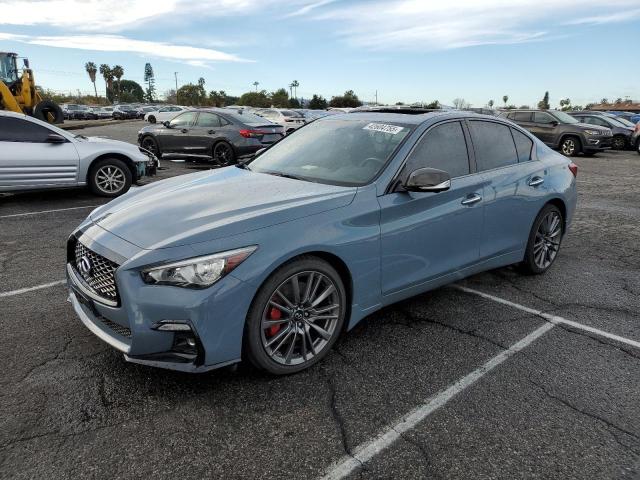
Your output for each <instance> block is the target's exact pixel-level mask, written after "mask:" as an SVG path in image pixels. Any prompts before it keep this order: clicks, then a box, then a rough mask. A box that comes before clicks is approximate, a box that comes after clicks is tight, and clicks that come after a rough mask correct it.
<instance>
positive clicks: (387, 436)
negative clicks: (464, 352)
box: [322, 323, 555, 480]
mask: <svg viewBox="0 0 640 480" xmlns="http://www.w3.org/2000/svg"><path fill="white" fill-rule="evenodd" d="M554 326H555V325H554V324H552V323H545V324H544V325H542V326H541V327H540V328H538V329H536V330H534V331H533V332H531V333H530V334H529V335H527V336H526V337H524V338H523V339H522V340H520V341H519V342H517V343H515V344H513V345H512V346H511V347H509V348H508V349H507V350H504V351H503V352H501V353H499V354H498V355H496V356H495V357H493V358H492V359H491V360H489V361H488V362H487V363H485V364H484V365H482V366H481V367H479V368H477V369H476V370H474V371H473V372H471V373H469V374H468V375H466V376H464V377H462V378H461V379H460V380H458V381H457V382H456V383H454V384H453V385H451V386H450V387H448V388H447V389H446V390H443V391H442V392H440V393H438V394H437V395H435V396H434V397H431V398H430V399H428V400H427V402H426V403H424V404H423V405H420V406H419V407H417V408H415V409H413V410H412V411H411V412H409V413H408V414H407V415H406V416H405V417H404V418H402V419H401V420H400V421H398V422H396V423H394V424H393V425H389V426H388V427H387V428H386V429H385V430H384V431H382V432H381V433H380V434H379V435H378V436H377V437H376V438H374V439H373V440H370V441H368V442H366V443H363V444H361V445H359V446H357V447H356V448H355V449H354V451H353V454H352V455H351V456H348V455H347V456H345V457H343V458H342V459H341V460H340V461H338V463H336V464H335V465H334V466H332V467H331V468H330V469H329V470H328V471H327V473H326V474H325V475H324V477H322V479H323V480H337V479H340V478H344V477H346V476H347V475H349V474H350V473H351V472H353V471H354V470H355V469H356V468H358V467H360V466H361V465H362V464H363V463H366V462H368V461H369V460H371V459H372V458H373V457H375V456H376V455H378V454H379V453H381V452H382V451H383V450H385V449H386V448H388V447H389V446H391V444H393V443H394V442H395V441H396V440H398V439H399V438H400V437H401V436H402V434H404V433H405V432H407V431H409V430H411V429H413V428H415V427H416V425H418V424H419V423H420V422H422V421H423V420H424V419H425V418H427V417H428V416H429V415H431V414H432V413H433V412H435V411H436V410H437V409H438V408H440V407H442V406H444V405H445V404H446V403H447V402H448V401H449V400H451V399H452V398H453V397H455V396H456V395H457V394H458V393H460V392H462V391H463V390H465V389H467V388H469V387H470V386H471V385H473V384H474V383H476V382H477V381H478V380H480V379H481V378H482V377H484V376H485V375H486V374H487V373H489V372H490V371H491V370H493V369H494V368H496V367H497V366H498V365H500V364H501V363H502V362H504V361H505V360H507V359H509V358H510V357H512V356H513V355H515V354H516V353H518V352H519V351H520V350H522V349H523V348H525V347H527V345H530V344H531V343H533V342H534V341H535V340H536V339H538V338H539V337H541V336H542V335H544V334H545V333H547V332H548V331H549V330H551V329H552V328H553V327H554Z"/></svg>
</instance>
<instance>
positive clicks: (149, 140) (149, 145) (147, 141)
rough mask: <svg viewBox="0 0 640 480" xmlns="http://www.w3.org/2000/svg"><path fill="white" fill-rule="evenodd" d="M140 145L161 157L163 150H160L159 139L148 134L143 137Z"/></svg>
mask: <svg viewBox="0 0 640 480" xmlns="http://www.w3.org/2000/svg"><path fill="white" fill-rule="evenodd" d="M140 146H141V147H142V148H146V149H147V150H149V151H150V152H151V153H153V154H154V155H155V156H156V158H160V157H161V156H162V152H161V151H160V146H159V145H158V141H157V140H156V139H155V138H153V137H152V136H151V135H146V136H144V137H142V141H141V142H140Z"/></svg>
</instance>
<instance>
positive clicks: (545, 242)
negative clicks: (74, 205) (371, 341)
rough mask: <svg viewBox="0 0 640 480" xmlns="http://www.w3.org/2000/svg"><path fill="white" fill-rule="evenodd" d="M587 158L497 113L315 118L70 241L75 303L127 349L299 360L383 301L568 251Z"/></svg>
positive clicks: (166, 356) (151, 356)
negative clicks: (577, 159) (554, 146)
mask: <svg viewBox="0 0 640 480" xmlns="http://www.w3.org/2000/svg"><path fill="white" fill-rule="evenodd" d="M576 174H577V167H576V166H575V165H574V164H573V163H572V162H571V161H570V160H568V159H567V158H565V157H563V156H562V155H560V154H558V153H556V152H554V151H552V150H551V149H550V148H548V147H547V146H545V144H544V143H542V142H541V141H539V140H537V139H536V138H535V137H533V136H532V135H531V134H529V133H528V132H527V131H525V130H523V129H522V128H520V127H518V126H517V125H515V124H513V123H510V122H509V121H507V120H505V119H501V118H495V117H487V116H482V115H477V114H472V113H464V112H449V113H447V112H438V113H426V114H419V115H409V114H402V113H391V112H361V113H350V114H340V115H334V116H328V117H325V118H321V119H319V120H317V121H315V122H313V123H310V124H308V125H306V126H304V127H302V128H300V129H299V130H297V131H296V132H294V133H293V134H291V135H290V136H287V137H285V138H284V139H283V140H281V141H280V142H278V143H276V144H274V145H273V146H271V147H270V148H268V149H267V150H265V151H262V152H260V153H259V154H258V155H257V156H256V157H255V158H254V159H253V161H251V162H249V163H248V164H244V165H235V166H229V167H225V168H221V169H217V170H213V171H206V172H199V173H194V174H190V175H185V176H181V177H176V178H171V179H167V180H164V181H161V182H157V183H154V184H151V185H148V186H145V187H142V188H139V189H136V190H135V191H132V192H129V193H128V194H127V195H124V196H122V197H120V198H118V199H116V200H114V201H112V202H111V203H109V204H107V205H104V206H101V207H99V208H98V209H96V210H94V211H93V212H92V213H91V214H90V215H89V217H88V218H87V219H86V220H85V221H84V222H83V223H82V224H81V225H80V226H79V227H78V228H77V229H76V230H75V231H74V232H73V234H72V235H71V237H70V238H69V241H68V263H67V276H68V284H69V287H70V296H69V299H70V301H71V303H72V305H73V307H74V309H75V311H76V313H77V315H78V316H79V318H80V319H81V321H82V322H83V323H84V324H85V325H86V327H88V328H89V329H90V330H91V331H93V332H94V333H95V334H96V335H97V336H98V337H99V338H101V339H102V340H104V341H105V342H107V343H108V344H110V345H111V346H113V347H115V348H116V349H118V350H120V351H122V352H124V355H125V358H126V359H127V360H128V361H131V362H137V363H141V364H145V365H150V366H157V367H164V368H169V369H176V370H182V371H191V372H199V371H205V370H209V369H212V368H217V367H220V366H223V365H228V364H232V363H235V362H238V361H240V360H241V359H246V360H249V361H250V362H252V363H253V364H255V365H256V366H257V367H259V368H261V369H264V370H266V371H268V372H271V373H273V374H287V373H293V372H297V371H300V370H302V369H305V368H307V367H309V366H311V365H313V364H314V363H316V362H318V361H319V360H321V359H322V358H323V357H324V356H325V355H327V353H328V351H329V350H330V348H331V346H332V345H333V344H334V342H335V341H336V339H337V338H338V336H339V335H341V334H343V333H344V332H345V331H347V330H349V329H351V328H352V327H353V326H354V325H356V324H357V323H358V322H359V321H361V320H362V319H363V318H364V317H366V316H367V315H369V314H370V313H372V312H374V311H376V310H378V309H380V308H381V307H383V306H385V305H389V304H392V303H394V302H397V301H399V300H402V299H405V298H407V297H411V296H413V295H416V294H419V293H422V292H425V291H427V290H431V289H434V288H436V287H439V286H442V285H444V284H447V283H450V282H453V281H455V280H458V279H461V278H463V277H466V276H469V275H472V274H475V273H478V272H481V271H484V270H488V269H493V268H497V267H502V266H506V265H511V264H518V265H519V266H520V268H521V270H522V271H523V272H527V273H530V274H541V273H543V272H545V271H547V270H548V269H549V268H550V267H551V265H552V264H553V263H554V261H555V259H556V258H557V255H558V252H559V249H560V245H561V242H562V239H563V237H564V235H565V233H566V232H567V228H568V227H569V224H570V222H571V219H572V216H573V213H574V210H575V205H576V180H575V176H576Z"/></svg>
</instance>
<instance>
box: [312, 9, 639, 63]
mask: <svg viewBox="0 0 640 480" xmlns="http://www.w3.org/2000/svg"><path fill="white" fill-rule="evenodd" d="M637 2H638V0H609V1H608V4H607V6H606V9H607V11H608V12H610V11H612V10H614V11H616V10H617V13H616V15H615V17H614V16H611V15H610V16H609V17H608V21H624V20H627V19H629V15H630V14H633V12H635V10H630V9H631V8H633V7H636V8H637V5H638V3H637ZM318 10H319V11H317V12H314V18H315V19H316V20H319V21H323V22H325V23H328V22H331V24H334V25H337V26H338V27H339V30H338V34H339V35H340V36H341V37H342V38H345V39H346V40H347V41H348V42H349V43H350V44H352V45H354V46H357V47H365V48H370V49H374V50H394V49H404V50H418V51H427V50H446V49H452V48H461V47H468V46H474V45H486V44H511V43H522V42H530V41H539V40H541V39H544V38H546V37H547V36H548V35H551V33H552V30H554V29H556V28H557V27H558V26H559V25H561V24H562V23H563V21H566V19H568V18H575V17H576V14H577V13H580V14H581V15H591V14H594V15H593V17H589V19H588V20H590V21H591V22H593V18H598V16H597V15H595V14H596V13H600V12H602V11H603V3H602V0H482V1H479V0H456V1H455V2H451V3H448V2H442V1H441V0H435V1H434V0H384V1H381V0H375V1H372V2H366V3H351V4H348V5H344V6H342V5H340V6H337V5H330V6H328V8H323V9H318ZM599 18H601V19H602V18H607V17H606V15H603V16H601V17H599ZM585 23H586V22H585ZM560 33H561V32H560ZM555 35H558V32H557V31H555V32H554V36H555Z"/></svg>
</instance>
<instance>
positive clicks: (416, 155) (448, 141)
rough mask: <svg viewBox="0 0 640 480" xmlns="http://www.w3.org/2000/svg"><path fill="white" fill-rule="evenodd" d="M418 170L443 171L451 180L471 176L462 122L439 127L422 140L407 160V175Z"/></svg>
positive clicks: (430, 131)
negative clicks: (431, 169)
mask: <svg viewBox="0 0 640 480" xmlns="http://www.w3.org/2000/svg"><path fill="white" fill-rule="evenodd" d="M418 168H436V169H438V170H443V171H445V172H447V173H448V174H449V175H450V176H451V178H454V177H461V176H463V175H468V174H469V171H470V170H469V155H468V153H467V142H466V141H465V138H464V132H463V130H462V125H460V122H449V123H445V124H442V125H437V126H435V127H433V128H432V129H431V130H429V131H428V132H427V133H426V134H425V135H424V136H423V137H422V138H421V139H420V141H419V142H418V143H417V145H416V147H415V148H414V149H413V151H412V152H411V154H410V155H409V158H408V159H407V164H406V166H405V175H408V174H409V173H411V172H413V171H414V170H417V169H418Z"/></svg>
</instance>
